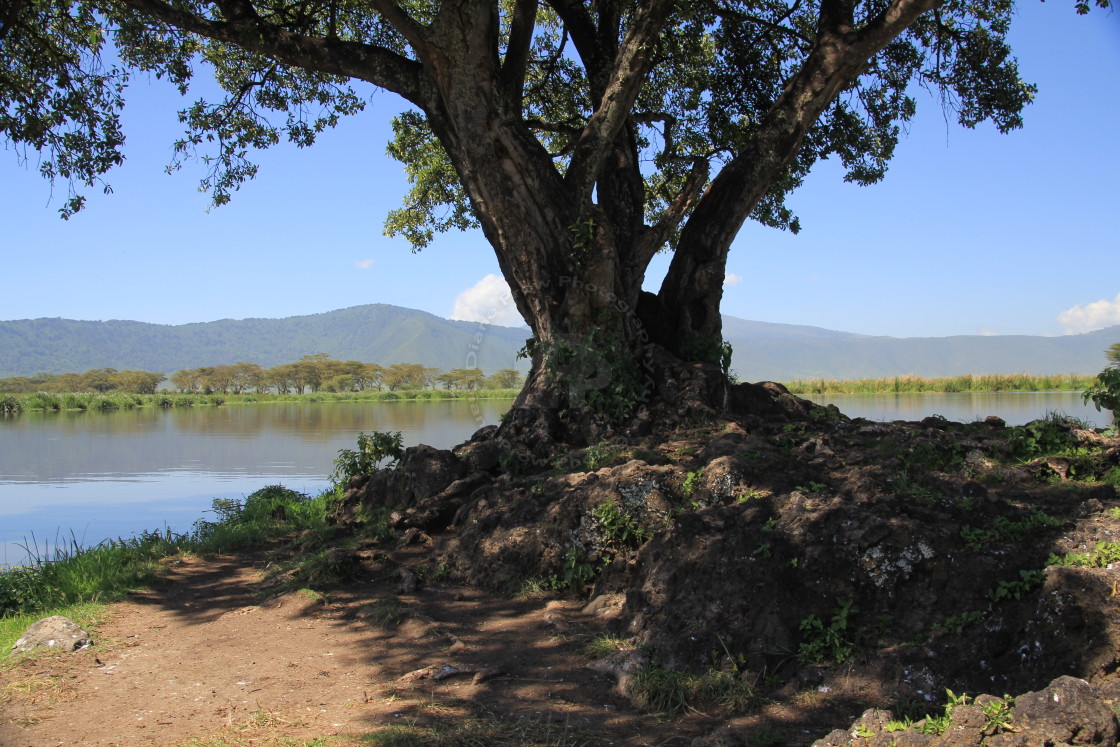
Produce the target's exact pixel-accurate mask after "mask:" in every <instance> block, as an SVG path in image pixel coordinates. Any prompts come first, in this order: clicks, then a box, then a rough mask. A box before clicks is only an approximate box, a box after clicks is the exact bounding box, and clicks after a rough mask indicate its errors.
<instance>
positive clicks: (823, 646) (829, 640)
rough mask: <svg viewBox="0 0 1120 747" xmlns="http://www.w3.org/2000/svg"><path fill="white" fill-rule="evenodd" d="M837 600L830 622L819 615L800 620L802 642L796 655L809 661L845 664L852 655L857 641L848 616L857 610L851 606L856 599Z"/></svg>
mask: <svg viewBox="0 0 1120 747" xmlns="http://www.w3.org/2000/svg"><path fill="white" fill-rule="evenodd" d="M836 603H837V604H838V605H839V606H838V607H837V608H836V611H835V612H834V613H833V615H832V618H831V619H830V620H829V622H828V624H827V625H826V624H825V623H824V621H823V620H821V619H820V618H819V617H817V616H816V615H809V616H808V617H806V618H805V619H804V620H802V621H801V626H800V629H801V645H800V646H798V649H797V658H798V659H800V660H801V661H803V662H805V663H806V664H822V663H825V662H833V663H836V664H843V663H844V662H846V661H848V660H849V659H851V658H852V654H853V651H854V643H853V642H852V632H853V631H852V629H851V620H850V619H849V618H850V617H851V616H853V615H854V614H855V613H856V610H855V609H854V608H853V606H852V605H853V604H854V600H851V599H849V600H847V601H844V600H840V599H837V600H836Z"/></svg>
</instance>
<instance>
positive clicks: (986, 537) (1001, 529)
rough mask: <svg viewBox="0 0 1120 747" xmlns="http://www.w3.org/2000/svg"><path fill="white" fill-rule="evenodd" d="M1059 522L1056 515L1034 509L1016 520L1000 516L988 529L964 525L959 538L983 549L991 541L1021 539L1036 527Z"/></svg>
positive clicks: (971, 545)
mask: <svg viewBox="0 0 1120 747" xmlns="http://www.w3.org/2000/svg"><path fill="white" fill-rule="evenodd" d="M1061 524H1062V520H1061V519H1059V518H1057V517H1056V516H1051V515H1050V514H1047V513H1045V512H1044V511H1039V510H1038V509H1035V510H1033V511H1031V512H1030V513H1029V514H1027V515H1026V516H1025V517H1023V518H1022V519H1019V520H1017V521H1014V520H1012V519H1008V518H1007V517H1006V516H1000V517H999V518H998V519H996V520H995V521H994V522H993V523H992V527H991V528H990V529H981V528H978V527H973V526H964V527H962V528H961V538H962V539H963V540H964V541H965V544H967V545H968V546H969V548H971V549H973V550H983V549H985V548H987V547H988V545H990V544H992V543H993V542H996V541H1004V542H1013V541H1017V540H1021V539H1023V538H1025V537H1026V536H1027V535H1029V534H1030V533H1031V532H1033V531H1035V530H1037V529H1042V528H1044V527H1056V526H1061Z"/></svg>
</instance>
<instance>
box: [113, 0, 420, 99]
mask: <svg viewBox="0 0 1120 747" xmlns="http://www.w3.org/2000/svg"><path fill="white" fill-rule="evenodd" d="M117 2H119V3H120V4H121V5H122V6H124V7H127V8H130V9H132V10H134V11H136V12H138V13H140V14H141V15H144V16H148V17H151V18H155V19H156V20H159V21H162V22H164V23H166V24H168V25H170V26H173V27H175V28H177V29H179V30H181V31H186V32H188V33H192V34H198V35H199V36H203V37H206V38H207V39H213V40H214V41H221V42H227V43H229V44H233V45H237V46H240V47H243V48H244V49H247V50H249V51H251V52H255V53H257V54H260V55H263V56H265V57H269V58H271V59H273V60H276V61H277V62H281V63H284V64H287V65H295V66H299V67H303V68H306V69H308V70H314V71H316V72H320V73H326V74H328V75H339V76H342V77H346V78H355V79H358V80H364V81H366V82H369V83H372V84H374V85H376V86H379V87H381V88H384V89H386V90H389V91H392V92H394V93H396V94H399V95H400V96H403V97H404V98H405V99H407V100H408V101H410V102H412V103H414V104H417V105H419V104H420V102H421V97H420V65H419V64H418V63H416V62H413V61H412V60H409V59H407V58H406V57H402V56H401V55H399V54H397V53H396V52H394V51H392V50H390V49H385V48H384V47H378V46H373V45H369V44H361V43H359V42H348V41H341V40H338V39H325V38H322V37H317V36H307V35H303V34H296V33H293V32H290V31H285V30H283V29H278V28H276V27H274V26H271V25H269V24H266V23H262V22H255V21H253V20H251V19H248V18H246V19H245V20H242V21H240V22H238V21H213V20H210V19H208V18H204V17H202V16H198V15H195V14H194V13H189V12H187V11H184V10H180V9H178V8H175V7H172V6H171V5H169V4H168V3H166V2H163V0H117ZM229 5H230V8H231V10H232V9H236V6H237V5H246V3H243V2H240V1H238V2H236V3H232V2H231V3H230V4H229ZM242 10H243V9H242ZM223 12H225V11H224V10H223ZM253 16H255V12H254V13H253Z"/></svg>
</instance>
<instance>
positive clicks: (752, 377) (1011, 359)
mask: <svg viewBox="0 0 1120 747" xmlns="http://www.w3.org/2000/svg"><path fill="white" fill-rule="evenodd" d="M724 338H725V339H727V341H728V342H730V343H731V345H732V347H733V349H734V356H733V359H732V363H731V367H732V369H733V370H734V371H735V372H736V373H737V374H738V375H739V378H741V379H743V380H744V381H789V380H790V379H808V378H818V377H820V378H826V379H827V378H832V379H859V378H882V377H889V376H904V375H906V374H915V375H918V376H926V377H938V376H959V375H962V374H969V373H972V374H987V373H1005V374H1012V373H1028V374H1085V375H1092V374H1095V373H1097V372H1098V371H1100V370H1101V369H1102V368H1104V367H1105V365H1106V364H1107V363H1108V361H1107V360H1106V359H1105V356H1104V351H1105V349H1107V348H1108V346H1109V345H1111V344H1112V343H1114V342H1117V341H1120V326H1116V327H1110V328H1108V329H1103V330H1098V331H1096V332H1089V333H1086V334H1081V335H1063V336H1061V337H1041V336H1032V335H992V336H981V335H957V336H952V337H903V338H899V337H869V336H866V335H856V334H851V333H847V332H836V331H833V330H826V329H818V328H815V327H790V326H789V325H783V324H766V323H763V322H746V321H744V320H741V319H731V318H725V327H724Z"/></svg>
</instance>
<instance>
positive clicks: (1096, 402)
mask: <svg viewBox="0 0 1120 747" xmlns="http://www.w3.org/2000/svg"><path fill="white" fill-rule="evenodd" d="M1082 397H1083V398H1084V401H1085V404H1088V403H1089V402H1092V403H1093V407H1096V408H1097V411H1098V412H1100V411H1101V410H1111V411H1112V419H1113V421H1116V422H1120V364H1118V363H1114V364H1113V365H1111V366H1109V367H1108V368H1106V369H1105V370H1103V371H1101V372H1100V373H1099V374H1097V378H1096V381H1094V382H1093V383H1092V384H1090V385H1089V387H1088V388H1087V389H1086V390H1085V393H1084V394H1083V395H1082Z"/></svg>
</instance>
